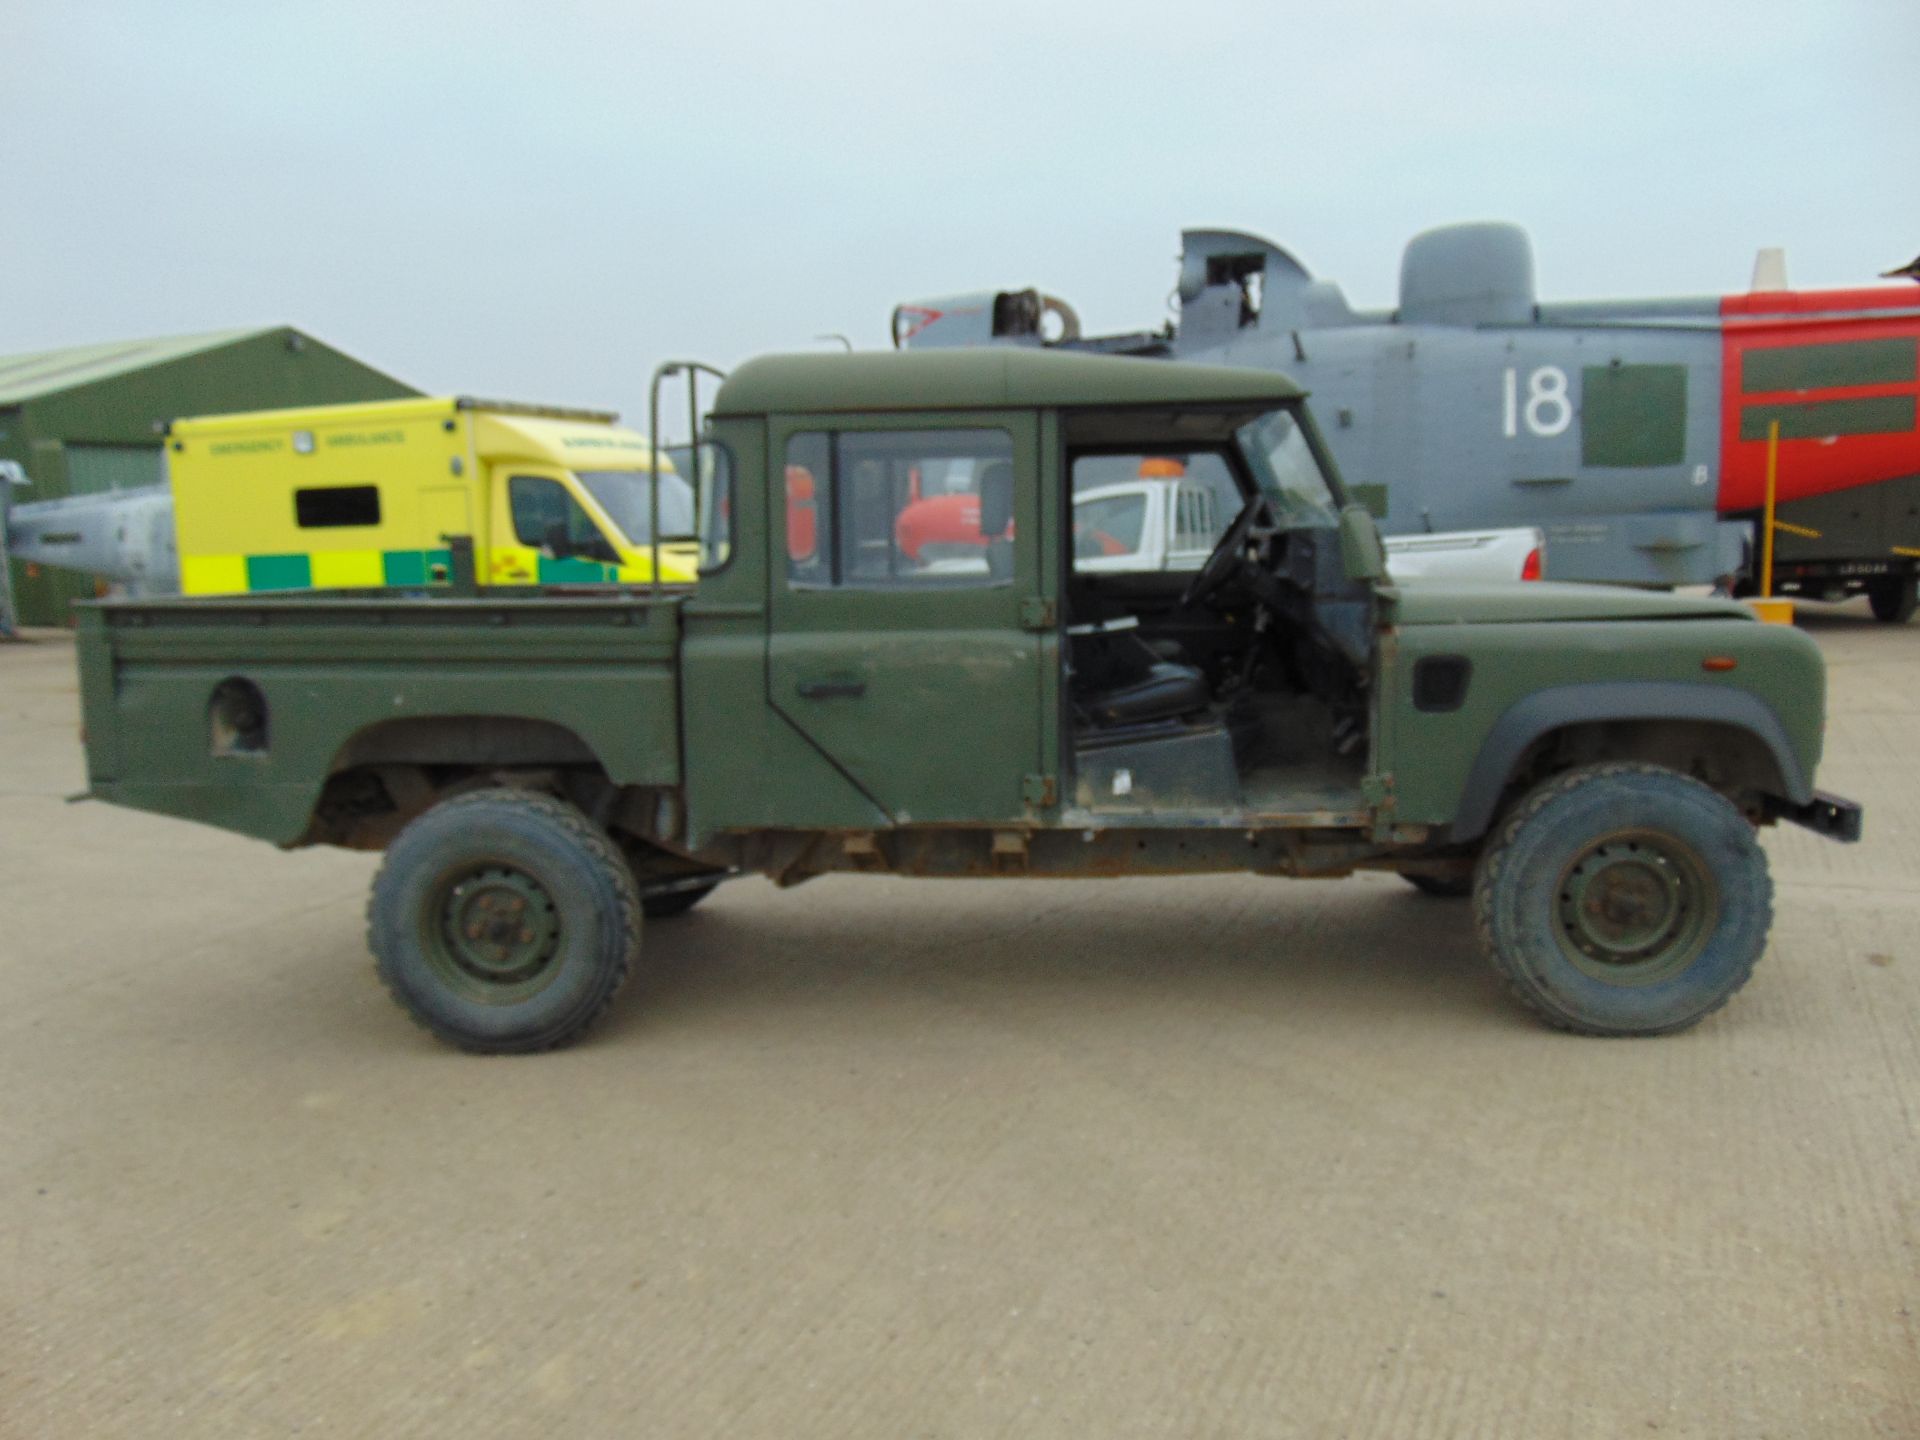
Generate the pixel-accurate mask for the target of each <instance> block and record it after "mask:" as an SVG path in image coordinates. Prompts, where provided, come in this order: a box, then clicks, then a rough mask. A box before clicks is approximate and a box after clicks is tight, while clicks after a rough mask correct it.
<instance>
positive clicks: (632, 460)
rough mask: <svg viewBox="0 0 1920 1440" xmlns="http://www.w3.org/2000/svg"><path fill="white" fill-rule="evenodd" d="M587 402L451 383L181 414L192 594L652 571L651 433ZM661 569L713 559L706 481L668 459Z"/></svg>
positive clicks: (511, 581)
mask: <svg viewBox="0 0 1920 1440" xmlns="http://www.w3.org/2000/svg"><path fill="white" fill-rule="evenodd" d="M616 418H617V417H615V416H613V415H605V414H598V413H594V412H589V411H577V410H557V409H544V408H538V407H534V406H519V405H509V404H499V403H495V402H491V401H484V400H468V399H455V398H451V397H441V398H421V399H415V400H386V401H378V402H374V403H369V404H361V405H322V406H311V407H307V408H304V409H297V410H262V411H255V412H253V413H250V414H244V415H210V416H203V417H200V418H197V419H192V420H180V421H176V422H175V423H174V424H173V425H172V426H171V427H170V428H169V430H168V432H167V434H168V439H167V462H168V471H169V476H170V478H171V481H172V485H173V506H174V526H175V531H176V538H177V540H178V544H179V549H180V588H181V590H182V591H184V592H185V593H186V594H188V595H246V594H256V593H259V592H262V591H274V590H339V589H356V590H357V589H368V588H376V587H401V588H432V587H436V586H447V585H452V584H455V583H456V582H460V581H462V580H463V578H464V577H462V576H460V575H457V574H456V570H457V569H459V568H460V566H459V565H457V564H456V560H455V555H456V550H457V549H464V546H463V545H460V544H459V542H460V541H461V539H462V537H465V538H466V539H467V540H470V542H471V545H472V547H473V571H474V573H473V577H472V579H473V583H475V584H477V585H482V586H490V585H566V586H575V585H633V584H648V583H651V581H652V580H653V563H652V547H651V546H650V544H649V537H650V533H651V532H650V530H649V524H650V520H651V516H652V513H653V512H652V508H651V504H650V499H649V490H650V487H649V477H648V466H649V463H650V461H651V459H652V456H651V454H650V452H649V449H648V445H647V441H646V439H645V437H644V436H641V435H639V434H636V433H635V432H634V431H632V430H627V429H623V428H622V427H620V426H618V425H616V424H614V420H615V419H616ZM660 476H661V479H660V506H659V515H660V547H659V550H660V579H661V581H662V583H665V584H691V583H692V582H693V580H694V578H695V573H696V570H697V567H698V564H699V545H698V541H697V539H696V538H695V537H696V518H695V508H696V502H695V499H694V495H693V491H692V487H691V486H690V485H688V484H687V482H686V481H685V480H684V479H683V478H681V477H680V476H679V475H678V474H677V473H676V472H675V471H674V469H673V466H672V465H671V464H669V463H668V461H667V458H666V456H665V455H662V456H661V457H660Z"/></svg>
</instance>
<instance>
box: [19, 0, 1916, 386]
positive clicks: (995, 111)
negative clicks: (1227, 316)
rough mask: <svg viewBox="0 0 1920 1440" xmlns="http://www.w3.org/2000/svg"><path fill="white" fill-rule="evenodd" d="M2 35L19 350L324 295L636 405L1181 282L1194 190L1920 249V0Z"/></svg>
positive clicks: (1360, 274) (1003, 12) (178, 21)
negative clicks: (910, 329) (950, 307)
mask: <svg viewBox="0 0 1920 1440" xmlns="http://www.w3.org/2000/svg"><path fill="white" fill-rule="evenodd" d="M1576 17H1577V18H1576ZM0 56H3V57H4V59H5V70H4V81H3V83H0V175H4V180H5V184H4V187H3V188H0V195H4V197H5V201H4V205H5V213H4V215H0V236H3V237H4V239H0V259H4V262H5V263H4V264H3V265H0V354H8V353H16V352H19V351H26V350H38V349H45V348H51V347H54V346H60V345H67V344H80V343H88V342H93V341H99V340H112V339H120V338H128V337H136V336H146V335H161V334H171V333H178V332H185V331H194V330H207V329H219V328H226V327H230V326H241V325H255V324H262V325H265V324H278V323H289V324H294V325H298V326H300V327H302V328H304V329H306V330H308V331H310V332H311V333H313V334H314V335H317V336H319V337H320V338H322V339H324V340H326V341H328V342H329V343H331V344H334V345H337V346H339V347H340V348H342V349H345V350H347V351H349V352H351V353H352V354H354V355H357V356H359V357H360V358H362V359H364V360H366V361H368V362H370V363H372V364H374V365H377V366H379V367H381V368H383V369H385V370H388V371H390V372H391V373H393V374H395V375H397V376H399V377H401V378H402V379H405V380H407V381H409V382H411V383H413V384H416V385H419V386H421V387H423V388H426V389H429V390H435V391H460V392H466V393H475V394H483V395H503V396H512V397H516V398H524V399H538V400H548V401H554V402H560V403H572V404H596V405H607V406H612V407H614V408H618V409H620V410H623V411H624V412H626V413H627V415H628V416H629V417H630V418H643V417H644V409H645V402H644V394H645V388H646V377H647V376H648V374H649V373H650V371H651V369H652V367H653V365H654V364H655V362H656V361H658V360H659V359H661V358H663V357H666V356H669V355H675V356H678V355H688V356H693V357H697V358H705V359H709V360H712V361H714V362H716V363H718V364H721V365H723V366H725V365H730V364H734V363H737V362H738V361H739V360H741V359H744V358H745V357H747V356H749V355H752V354H754V353H756V352H761V351H767V350H782V349H807V348H814V346H815V341H814V337H815V336H817V335H820V334H822V333H825V332H830V331H838V332H842V333H844V334H846V335H848V336H850V337H851V338H852V339H853V340H854V342H855V343H856V344H858V345H860V346H861V347H863V348H864V347H869V346H879V345H884V344H885V343H886V322H887V316H888V314H889V312H890V310H891V308H892V307H893V305H894V304H895V303H897V302H898V301H901V300H905V299H910V298H914V297H925V296H935V295H949V294H953V293H955V292H956V291H962V290H970V289H986V288H995V287H999V288H1007V287H1024V286H1028V285H1037V286H1039V287H1041V288H1043V289H1046V290H1049V291H1052V292H1053V293H1056V294H1059V295H1062V296H1064V297H1066V298H1067V299H1069V300H1071V301H1072V302H1073V303H1074V304H1075V306H1076V307H1077V308H1078V309H1079V311H1080V313H1081V315H1082V316H1083V318H1084V319H1085V321H1086V322H1087V325H1088V328H1089V330H1090V331H1093V332H1095V333H1098V332H1100V331H1109V330H1121V329H1134V328H1141V327H1146V326H1151V325H1155V324H1158V323H1159V322H1160V321H1161V320H1162V319H1164V318H1165V317H1166V314H1167V309H1166V302H1167V295H1168V292H1169V291H1170V290H1171V288H1172V287H1173V283H1174V279H1175V263H1174V262H1175V257H1176V255H1177V253H1178V249H1179V232H1180V230H1181V229H1182V228H1183V227H1186V226H1194V225H1219V226H1229V227H1235V228H1241V229H1247V230H1251V231H1254V232H1255V233H1258V234H1261V235H1265V236H1267V237H1270V238H1272V239H1274V240H1277V241H1278V242H1280V243H1281V244H1282V245H1284V246H1286V247H1287V248H1289V249H1290V250H1292V251H1293V252H1294V253H1295V254H1296V255H1298V256H1299V257H1300V258H1301V260H1302V261H1304V262H1305V263H1306V265H1307V266H1308V268H1309V269H1311V270H1312V271H1314V272H1315V273H1316V274H1318V275H1321V276H1324V277H1327V278H1330V279H1333V280H1336V281H1338V282H1340V283H1341V284H1342V285H1343V286H1344V287H1345V288H1346V291H1347V294H1348V298H1349V299H1350V300H1352V301H1353V302H1354V303H1356V304H1359V305H1367V306H1389V305H1391V304H1393V302H1394V292H1395V288H1396V283H1397V277H1398V268H1399V257H1400V251H1401V247H1402V246H1403V245H1404V244H1405V243H1406V241H1407V239H1408V237H1409V236H1411V235H1412V234H1414V233H1415V232H1416V231H1418V230H1421V229H1424V228H1426V227H1428V226H1431V225H1437V224H1442V223H1445V222H1449V221H1456V220H1466V219H1508V220H1514V221H1518V222H1519V223H1521V224H1523V225H1525V226H1526V227H1527V228H1528V229H1529V230H1530V231H1531V232H1532V235H1533V239H1534V246H1535V257H1536V267H1537V272H1538V276H1539V282H1540V293H1541V295H1542V297H1543V298H1545V299H1576V298H1599V297H1607V296H1621V295H1662V294H1700V293H1718V292H1722V291H1737V290H1742V289H1745V288H1746V286H1747V283H1748V280H1749V277H1750V275H1751V270H1752V264H1753V256H1754V251H1755V250H1756V248H1757V247H1759V246H1762V245H1783V246H1785V247H1786V250H1787V260H1788V272H1789V277H1790V279H1791V280H1792V282H1793V283H1794V284H1795V285H1797V286H1803V287H1814V286H1833V285H1851V284H1856V283H1862V282H1868V281H1871V280H1872V279H1873V277H1874V275H1875V273H1876V272H1877V271H1880V270H1884V269H1887V268H1888V267H1890V266H1893V265H1896V264H1900V263H1904V262H1905V261H1906V260H1907V259H1909V258H1910V257H1912V256H1913V254H1914V253H1915V252H1916V250H1920V157H1916V154H1915V148H1916V147H1915V139H1916V136H1920V123H1916V122H1920V85H1917V84H1916V83H1915V79H1914V73H1915V69H1916V62H1920V3H1916V0H1823V3H1815V0H1807V3H1795V4H1772V3H1768V0H1746V3H1739V4H1735V3H1720V0H1659V3H1647V0H1610V3H1608V4H1605V5H1583V6H1577V7H1576V6H1553V5H1548V4H1544V3H1540V0H1525V3H1521V0H1512V3H1509V0H1459V3H1455V4H1448V5H1433V6H1430V7H1416V6H1413V5H1395V4H1384V3H1334V0H1327V3H1319V4H1312V5H1305V4H1297V3H1293V0H1286V3H1264V4H1262V3H1232V0H1187V3H1182V4H1170V5H1145V4H1132V3H1126V0H1100V3H1088V0H1071V3H1060V4H1047V3H1045V0H1025V3H987V4H964V3H955V4H946V5H931V4H920V5H915V4H911V3H901V0H891V3H864V0H862V3H850V4H841V5H833V4H813V5H807V4H759V5H736V4H727V3H722V0H708V3H698V0H696V3H680V4H675V5H671V6H654V5H650V4H640V3H629V4H621V5H609V4H593V3H582V0H547V3H542V4H525V3H486V0H464V3H458V4H421V3H409V0H386V3H380V4H370V3H359V0H353V3H341V0H325V3H310V4H306V5H302V6H299V7H293V6H282V5H277V4H267V3H260V0H250V3H234V4H214V3H203V0H171V3H165V0H154V3H149V4H88V3H84V0H73V3H58V4H56V3H52V0H0Z"/></svg>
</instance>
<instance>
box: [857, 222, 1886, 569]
mask: <svg viewBox="0 0 1920 1440" xmlns="http://www.w3.org/2000/svg"><path fill="white" fill-rule="evenodd" d="M1183 241H1184V245H1183V253H1182V260H1181V268H1180V280H1179V288H1178V295H1179V301H1180V306H1179V318H1178V321H1177V323H1174V324H1169V325H1167V326H1166V327H1164V328H1163V329H1161V330H1158V331H1149V332H1139V333H1135V334H1130V335H1115V336H1107V337H1097V338H1087V337H1083V336H1081V335H1080V334H1079V333H1078V329H1079V327H1078V322H1077V320H1076V318H1075V317H1074V316H1073V313H1072V311H1071V309H1070V308H1068V307H1067V306H1065V305H1064V304H1062V303H1061V302H1059V301H1057V300H1053V299H1051V298H1050V297H1047V296H1043V295H1040V294H1038V293H1037V292H1033V291H1026V292H1020V291H1015V292H1001V293H999V294H991V295H984V296H962V297H956V298H955V299H953V300H945V301H930V302H926V303H924V304H919V305H909V306H902V307H900V309H898V310H896V311H895V314H894V339H895V343H896V344H897V345H901V346H903V347H905V348H916V349H917V348H923V347H929V346H941V345H956V344H958V345H977V344H1049V345H1057V346H1066V347H1072V348H1083V349H1095V350H1102V351H1110V352H1115V353H1122V354H1136V355H1157V356H1163V357H1165V358H1168V359H1171V360H1176V361H1195V362H1203V363H1208V364H1226V365H1240V366H1248V367H1253V368H1259V369H1276V370H1284V371H1286V372H1287V373H1288V374H1290V375H1291V376H1293V377H1294V378H1295V379H1296V380H1297V381H1299V382H1300V383H1301V384H1302V385H1303V386H1305V387H1306V388H1307V389H1308V390H1310V391H1311V392H1312V394H1313V397H1314V405H1315V408H1316V410H1317V411H1318V413H1319V414H1320V415H1321V416H1322V417H1323V424H1324V425H1325V426H1326V428H1327V432H1328V437H1329V439H1330V441H1331V443H1332V446H1333V450H1334V453H1335V456H1336V458H1337V459H1338V460H1339V462H1340V465H1341V468H1342V470H1343V471H1344V472H1345V473H1346V475H1347V477H1348V480H1349V482H1350V486H1351V488H1353V489H1355V490H1356V491H1357V492H1358V493H1359V495H1360V496H1361V497H1363V498H1364V499H1365V500H1366V501H1367V503H1368V504H1369V506H1370V508H1372V509H1373V510H1374V512H1375V513H1376V515H1377V516H1378V517H1379V518H1380V520H1381V522H1382V529H1383V530H1384V531H1386V532H1387V533H1388V534H1405V533H1409V532H1417V531H1423V530H1459V529H1467V528H1473V527H1492V526H1509V525H1535V526H1538V527H1540V528H1541V529H1542V530H1543V532H1544V533H1545V535H1546V540H1547V571H1548V574H1549V575H1550V576H1551V577H1552V578H1555V579H1567V580H1592V581H1611V582H1615V583H1624V584H1630V585H1644V586H1678V585H1690V584H1707V583H1716V582H1729V583H1734V584H1744V585H1750V584H1751V583H1752V580H1753V577H1754V574H1755V571H1756V568H1757V564H1758V559H1759V548H1760V547H1759V544H1758V541H1757V539H1756V530H1757V525H1756V523H1755V522H1756V520H1757V518H1758V515H1759V512H1760V510H1761V505H1762V491H1763V484H1764V478H1763V477H1764V471H1765V468H1766V458H1767V452H1768V450H1769V448H1770V444H1771V442H1772V431H1771V427H1772V426H1773V425H1774V424H1775V423H1777V424H1778V425H1779V427H1780V429H1779V435H1778V440H1777V445H1773V446H1772V448H1773V449H1774V458H1775V462H1776V470H1777V474H1778V483H1779V496H1780V508H1779V515H1780V517H1781V518H1782V519H1783V520H1786V521H1787V522H1788V523H1789V525H1790V526H1791V529H1782V530H1780V531H1778V532H1776V541H1777V544H1778V547H1779V558H1780V565H1779V572H1778V576H1777V584H1778V588H1780V589H1782V590H1785V591H1794V590H1799V591H1803V592H1805V593H1810V594H1820V595H1828V596H1837V595H1839V594H1843V593H1847V592H1850V591H1858V590H1868V591H1869V593H1871V592H1872V589H1873V587H1875V586H1892V587H1898V586H1905V587H1906V589H1907V591H1908V592H1911V589H1912V585H1913V578H1914V573H1915V567H1916V564H1917V563H1920V433H1916V427H1915V405H1916V396H1920V363H1917V361H1916V352H1917V351H1920V290H1916V289H1915V288H1914V287H1913V286H1911V285H1902V286H1875V287H1869V288H1867V289H1861V290H1849V291H1825V292H1792V291H1785V290H1781V291H1758V292H1755V293H1753V294H1751V295H1743V296H1733V297H1718V296H1701V297H1693V298H1680V299H1668V300H1648V301H1617V302H1616V301H1609V302H1577V303H1560V304H1552V303H1542V302H1540V301H1539V300H1538V298H1537V296H1536V294H1535V288H1534V279H1533V257H1532V249H1531V245H1530V243H1529V241H1528V239H1527V236H1526V234H1525V232H1524V231H1522V230H1521V229H1519V228H1518V227H1517V226H1512V225H1503V224H1472V225H1455V226H1448V227H1444V228H1442V229H1438V230H1432V231H1428V232H1426V233H1425V234H1422V235H1419V236H1416V237H1415V239H1414V240H1413V241H1412V242H1411V243H1410V244H1409V245H1408V246H1407V249H1406V253H1405V256H1404V259H1403V261H1402V266H1401V274H1400V303H1399V305H1398V307H1397V308H1395V309H1394V310H1391V311H1358V310H1355V309H1353V308H1352V307H1351V306H1349V305H1348V303H1347V301H1346V298H1345V296H1344V295H1343V294H1342V293H1341V291H1340V289H1339V287H1338V286H1337V285H1334V284H1332V283H1331V282H1328V281H1325V280H1319V279H1316V278H1314V277H1313V276H1312V275H1311V274H1310V273H1309V272H1308V271H1307V269H1306V267H1305V266H1303V265H1302V264H1301V263H1300V262H1299V261H1298V260H1297V259H1295V258H1294V257H1293V256H1292V255H1290V254H1289V253H1288V252H1287V251H1285V250H1284V249H1282V248H1280V247H1279V246H1277V245H1274V244H1272V243H1271V242H1269V241H1266V240H1262V239H1259V238H1258V237H1255V236H1251V235H1246V234H1242V233H1238V232H1235V231H1229V230H1189V231H1187V232H1185V234H1184V236H1183ZM1903 551H1904V552H1906V553H1902V552H1903Z"/></svg>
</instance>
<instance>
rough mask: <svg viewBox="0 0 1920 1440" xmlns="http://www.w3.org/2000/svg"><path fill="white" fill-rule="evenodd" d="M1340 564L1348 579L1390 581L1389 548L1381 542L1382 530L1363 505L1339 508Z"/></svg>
mask: <svg viewBox="0 0 1920 1440" xmlns="http://www.w3.org/2000/svg"><path fill="white" fill-rule="evenodd" d="M1340 564H1341V567H1342V568H1343V569H1345V570H1346V572H1347V578H1348V579H1349V580H1375V581H1378V580H1385V579H1386V578H1387V547H1386V546H1384V545H1382V544H1381V543H1380V527H1379V526H1377V525H1375V524H1374V523H1373V516H1371V515H1369V514H1368V513H1367V508H1366V506H1364V505H1344V506H1342V507H1341V509H1340Z"/></svg>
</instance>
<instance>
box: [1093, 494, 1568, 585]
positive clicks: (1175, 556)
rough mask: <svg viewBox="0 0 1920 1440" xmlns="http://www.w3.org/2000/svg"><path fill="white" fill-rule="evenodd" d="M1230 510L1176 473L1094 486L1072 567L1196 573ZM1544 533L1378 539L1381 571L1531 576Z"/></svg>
mask: <svg viewBox="0 0 1920 1440" xmlns="http://www.w3.org/2000/svg"><path fill="white" fill-rule="evenodd" d="M1231 518H1232V517H1231V516H1230V515H1224V514H1222V513H1221V507H1220V504H1219V500H1218V494H1217V491H1216V490H1215V489H1214V488H1213V487H1210V486H1208V485H1205V484H1200V483H1196V482H1194V481H1191V480H1188V479H1185V478H1180V477H1172V476H1169V477H1166V478H1157V477H1142V478H1139V479H1131V480H1122V481H1118V482H1115V483H1113V484H1108V485H1098V486H1094V487H1092V488H1089V489H1086V490H1081V491H1079V492H1078V493H1077V494H1076V495H1075V496H1074V497H1073V531H1074V562H1073V568H1074V569H1075V570H1079V571H1083V572H1087V573H1092V574H1099V573H1101V572H1103V571H1112V572H1118V573H1123V574H1138V573H1140V572H1141V571H1150V570H1197V569H1199V568H1200V565H1201V563H1202V562H1203V561H1205V560H1206V558H1207V556H1208V555H1209V554H1210V553H1211V552H1212V550H1213V546H1214V542H1215V541H1217V540H1218V539H1219V538H1220V533H1221V531H1222V530H1224V529H1225V528H1226V522H1227V521H1228V520H1229V519H1231ZM1545 544H1546V541H1545V537H1544V536H1542V535H1541V533H1540V531H1538V530H1536V529H1533V528H1531V527H1527V526H1521V527H1516V528H1513V529H1506V530H1450V531H1441V532H1438V533H1434V534H1428V535H1390V536H1387V537H1386V547H1387V571H1388V573H1389V574H1390V575H1392V576H1393V578H1394V579H1396V580H1412V579H1420V578H1430V579H1436V580H1538V579H1540V578H1541V575H1542V572H1543V571H1544V569H1545V564H1544V561H1545V556H1546V551H1545Z"/></svg>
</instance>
